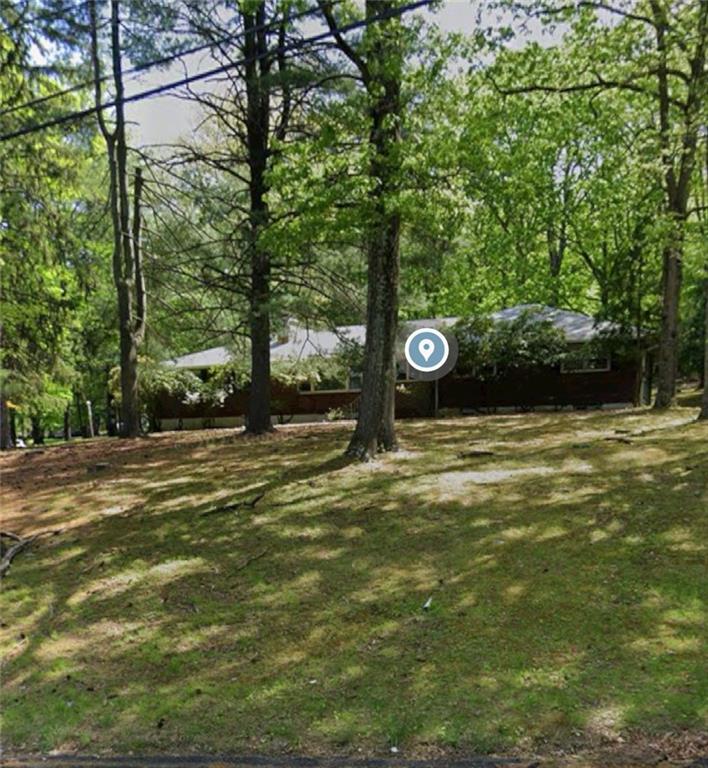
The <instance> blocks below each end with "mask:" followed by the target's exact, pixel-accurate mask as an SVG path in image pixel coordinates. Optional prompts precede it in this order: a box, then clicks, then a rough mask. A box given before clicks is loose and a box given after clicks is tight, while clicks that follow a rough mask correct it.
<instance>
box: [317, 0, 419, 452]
mask: <svg viewBox="0 0 708 768" xmlns="http://www.w3.org/2000/svg"><path fill="white" fill-rule="evenodd" d="M319 4H320V8H321V9H322V12H323V15H324V18H325V19H326V21H327V24H328V26H329V28H330V30H331V31H332V33H333V35H334V37H335V40H336V41H337V44H338V46H339V48H340V50H341V51H342V52H343V53H344V54H345V55H346V56H347V58H348V59H349V60H350V61H351V62H352V63H353V64H354V65H355V67H356V68H357V70H358V72H359V75H360V77H361V80H362V82H363V84H364V87H365V88H366V92H367V95H368V116H369V136H368V142H369V171H368V175H369V181H370V193H369V194H370V206H369V210H368V214H369V223H368V231H367V233H366V250H367V301H366V343H365V350H364V372H363V373H364V377H363V383H362V390H361V399H360V403H359V414H358V419H357V425H356V428H355V430H354V434H353V435H352V437H351V440H350V442H349V446H348V448H347V454H348V455H350V456H352V457H355V458H359V459H368V458H371V457H372V456H374V455H375V454H376V453H377V451H379V450H382V451H391V450H395V449H396V447H397V446H396V433H395V426H394V398H395V387H396V366H395V358H394V355H395V346H396V333H397V328H398V287H399V270H400V237H401V214H400V210H399V202H398V201H397V200H396V193H397V191H398V188H399V178H400V177H399V164H400V145H401V121H402V109H401V107H402V105H401V81H402V76H403V55H404V46H403V37H402V25H401V22H400V19H399V18H398V17H394V16H393V15H392V12H393V11H395V9H396V7H397V5H398V3H397V2H396V0H367V2H366V9H365V16H366V19H367V20H368V21H370V22H371V23H370V24H369V25H368V26H367V27H366V31H365V33H364V36H363V40H362V43H361V45H360V46H357V47H355V46H353V45H352V44H350V43H349V42H348V41H347V40H346V39H345V38H344V36H343V35H342V33H341V31H340V25H339V23H338V21H337V19H336V17H335V15H334V11H333V8H332V3H331V2H328V1H325V0H320V3H319ZM389 14H391V16H390V17H389V18H386V16H388V15H389ZM379 15H381V16H383V17H384V18H383V19H381V20H379V21H376V20H375V17H377V16H379Z"/></svg>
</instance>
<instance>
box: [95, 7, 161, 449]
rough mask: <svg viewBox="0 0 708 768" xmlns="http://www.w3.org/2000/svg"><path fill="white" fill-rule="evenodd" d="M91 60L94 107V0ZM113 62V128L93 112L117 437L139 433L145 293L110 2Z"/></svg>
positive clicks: (137, 190) (138, 181)
mask: <svg viewBox="0 0 708 768" xmlns="http://www.w3.org/2000/svg"><path fill="white" fill-rule="evenodd" d="M89 13H90V17H91V58H92V63H93V71H94V91H95V101H96V105H97V106H98V105H100V104H101V92H102V91H101V83H102V80H103V78H102V77H101V67H100V57H99V53H98V28H99V24H98V17H97V11H96V0H90V2H89ZM110 23H111V61H112V70H113V85H114V88H115V102H116V107H115V128H114V129H113V130H109V129H108V126H107V124H106V121H105V118H104V116H103V112H102V111H101V110H100V109H99V110H98V111H97V116H98V124H99V127H100V129H101V133H102V134H103V137H104V140H105V142H106V150H107V153H108V166H109V185H110V211H111V221H112V225H113V280H114V283H115V286H116V292H117V298H118V322H119V336H120V369H121V375H120V382H121V425H120V435H121V437H137V436H138V435H139V434H140V403H139V395H138V347H139V345H140V344H141V342H142V340H143V337H144V334H145V323H146V304H147V302H146V293H145V282H144V277H143V271H142V253H141V244H140V235H141V195H142V187H143V179H142V174H141V172H140V169H137V171H136V174H135V187H134V191H133V214H132V221H131V211H130V200H129V194H128V144H127V139H126V132H125V109H124V86H123V62H122V53H121V40H120V30H121V18H120V0H111V19H110Z"/></svg>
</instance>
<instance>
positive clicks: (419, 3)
mask: <svg viewBox="0 0 708 768" xmlns="http://www.w3.org/2000/svg"><path fill="white" fill-rule="evenodd" d="M434 1H435V0H415V2H411V3H407V4H406V5H403V6H400V7H398V8H391V9H389V10H387V11H384V12H383V13H380V14H378V15H376V16H371V17H369V18H366V19H361V20H359V21H354V22H351V23H349V24H345V25H344V26H343V27H340V29H339V30H338V32H339V34H346V33H347V32H352V31H354V30H355V29H361V28H363V27H367V26H369V24H373V23H375V22H378V21H385V20H386V19H391V18H396V17H398V16H402V15H403V14H404V13H408V12H409V11H414V10H416V9H417V8H422V7H424V6H427V5H431V3H433V2H434ZM333 34H334V33H333V31H332V30H330V29H328V30H326V31H325V32H321V33H319V34H317V35H312V36H310V37H308V38H305V39H303V40H298V41H297V42H294V43H290V44H288V45H283V46H278V47H277V48H275V49H273V50H271V51H265V52H264V53H260V54H256V55H254V56H250V57H249V56H247V57H245V58H243V59H240V60H239V61H234V62H231V63H229V64H223V65H221V66H219V67H215V68H213V69H209V70H207V71H206V72H200V73H199V74H196V75H190V76H189V77H184V78H182V79H180V80H173V81H172V82H171V83H166V84H165V85H160V86H156V87H155V88H149V89H148V90H147V91H141V92H140V93H134V94H132V95H131V96H126V97H125V98H124V99H123V102H122V103H123V104H128V103H130V102H133V101H143V100H144V99H148V98H151V97H152V96H159V95H160V94H161V93H164V92H165V91H169V90H172V89H173V88H180V87H182V86H185V85H190V84H191V83H195V82H198V81H199V80H206V79H207V78H210V77H214V76H215V75H219V74H221V73H222V72H226V71H228V70H230V69H235V68H236V67H240V66H243V65H244V64H247V63H252V62H255V61H259V60H260V59H263V58H266V57H267V56H272V55H273V54H275V53H281V54H283V53H290V52H291V51H296V50H298V49H299V48H303V47H305V46H306V45H311V44H312V43H317V42H319V41H320V40H325V39H326V38H328V37H331V36H332V35H333ZM118 103H119V102H118V101H117V100H116V99H113V100H111V101H107V102H104V103H103V104H99V105H97V106H93V107H87V108H86V109H82V110H79V111H77V112H72V113H69V114H67V115H62V116H60V117H56V118H54V119H53V120H47V121H45V122H43V123H36V124H34V125H28V126H25V127H24V128H18V129H17V130H15V131H11V132H10V133H5V134H2V135H0V141H9V140H10V139H16V138H19V137H20V136H27V135H29V134H31V133H36V132H37V131H42V130H45V129H46V128H54V127H55V126H57V125H63V124H65V123H70V122H74V121H76V120H82V119H83V118H84V117H89V116H90V115H93V114H96V113H98V112H103V111H104V110H106V109H112V108H113V107H115V106H117V105H118Z"/></svg>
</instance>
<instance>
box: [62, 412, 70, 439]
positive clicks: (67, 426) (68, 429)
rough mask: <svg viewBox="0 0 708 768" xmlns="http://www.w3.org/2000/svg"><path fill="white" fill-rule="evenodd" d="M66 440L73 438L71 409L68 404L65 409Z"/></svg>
mask: <svg viewBox="0 0 708 768" xmlns="http://www.w3.org/2000/svg"><path fill="white" fill-rule="evenodd" d="M64 440H65V441H69V440H71V409H70V408H69V406H68V405H67V406H66V408H65V409H64Z"/></svg>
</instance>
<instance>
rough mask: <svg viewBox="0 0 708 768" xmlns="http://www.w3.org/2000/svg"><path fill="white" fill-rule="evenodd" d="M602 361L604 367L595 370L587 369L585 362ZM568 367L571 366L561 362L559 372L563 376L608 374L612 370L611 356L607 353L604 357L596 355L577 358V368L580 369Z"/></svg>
mask: <svg viewBox="0 0 708 768" xmlns="http://www.w3.org/2000/svg"><path fill="white" fill-rule="evenodd" d="M600 359H602V360H604V361H605V365H603V367H602V368H595V367H588V365H587V362H588V361H589V360H600ZM568 365H571V363H569V362H566V361H565V360H561V364H560V372H561V373H563V374H572V373H609V371H611V370H612V355H611V354H610V353H609V352H608V353H607V354H606V355H603V356H602V357H601V356H598V355H585V356H583V357H580V358H578V363H577V365H578V366H581V367H577V368H576V367H573V368H569V367H568Z"/></svg>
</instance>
